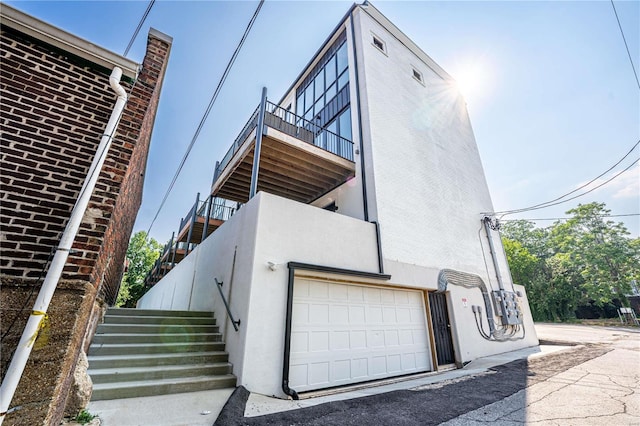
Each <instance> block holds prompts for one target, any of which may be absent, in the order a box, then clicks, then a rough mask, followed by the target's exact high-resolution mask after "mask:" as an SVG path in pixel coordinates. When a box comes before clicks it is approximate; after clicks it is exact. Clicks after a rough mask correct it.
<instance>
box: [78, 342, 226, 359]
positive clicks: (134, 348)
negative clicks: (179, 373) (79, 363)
mask: <svg viewBox="0 0 640 426" xmlns="http://www.w3.org/2000/svg"><path fill="white" fill-rule="evenodd" d="M222 350H224V343H223V342H178V343H104V344H95V343H94V344H92V345H91V346H90V347H89V353H88V354H87V355H89V356H91V355H142V354H176V353H191V352H210V351H222Z"/></svg>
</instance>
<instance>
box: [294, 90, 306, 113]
mask: <svg viewBox="0 0 640 426" xmlns="http://www.w3.org/2000/svg"><path fill="white" fill-rule="evenodd" d="M303 113H304V92H302V93H300V96H298V99H297V100H296V115H299V116H302V114H303Z"/></svg>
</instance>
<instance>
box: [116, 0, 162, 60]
mask: <svg viewBox="0 0 640 426" xmlns="http://www.w3.org/2000/svg"><path fill="white" fill-rule="evenodd" d="M155 2H156V0H151V1H150V2H149V4H148V5H147V10H145V11H144V14H143V15H142V18H140V22H138V26H137V27H136V29H135V31H134V32H133V35H132V36H131V40H129V44H128V45H127V48H126V49H125V50H124V53H123V54H122V56H125V57H126V56H127V55H128V54H129V50H130V49H131V46H133V42H134V41H135V40H136V38H137V37H138V33H139V32H140V30H141V29H142V25H143V24H144V21H146V20H147V16H149V12H151V8H152V7H153V5H154V3H155Z"/></svg>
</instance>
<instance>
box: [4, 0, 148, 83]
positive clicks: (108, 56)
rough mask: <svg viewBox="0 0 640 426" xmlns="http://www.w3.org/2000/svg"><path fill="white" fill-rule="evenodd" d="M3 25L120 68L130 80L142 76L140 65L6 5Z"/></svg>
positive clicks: (95, 60)
mask: <svg viewBox="0 0 640 426" xmlns="http://www.w3.org/2000/svg"><path fill="white" fill-rule="evenodd" d="M0 25H2V26H5V25H6V26H7V27H10V28H13V29H15V30H18V31H20V32H22V33H24V34H26V35H28V36H31V37H33V38H36V39H38V40H41V41H43V42H45V43H47V44H50V45H52V46H54V47H57V48H59V49H61V50H64V51H65V52H69V53H70V54H72V55H75V56H79V57H80V58H82V59H86V60H87V61H89V62H92V63H94V64H96V65H100V66H102V67H104V68H107V69H109V70H110V69H112V68H114V67H119V68H121V69H122V74H124V75H125V76H127V77H129V78H132V79H135V78H136V77H137V75H138V66H139V65H138V64H137V63H136V62H134V61H132V60H130V59H127V58H125V57H124V56H120V55H118V54H116V53H113V52H111V51H109V50H106V49H104V48H102V47H100V46H97V45H95V44H93V43H91V42H89V41H87V40H85V39H82V38H80V37H77V36H75V35H73V34H71V33H68V32H66V31H64V30H62V29H60V28H58V27H54V26H53V25H51V24H48V23H46V22H44V21H41V20H39V19H37V18H34V17H33V16H30V15H27V14H26V13H24V12H21V11H19V10H18V9H14V8H13V7H11V6H9V5H7V4H5V3H2V7H1V8H0Z"/></svg>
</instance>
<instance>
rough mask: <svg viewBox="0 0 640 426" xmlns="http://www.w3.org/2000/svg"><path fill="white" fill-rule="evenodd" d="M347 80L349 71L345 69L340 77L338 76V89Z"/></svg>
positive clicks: (344, 84)
mask: <svg viewBox="0 0 640 426" xmlns="http://www.w3.org/2000/svg"><path fill="white" fill-rule="evenodd" d="M348 82H349V71H345V72H343V73H342V75H341V76H340V77H338V91H340V89H342V88H343V87H344V86H346V84H347V83H348Z"/></svg>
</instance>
